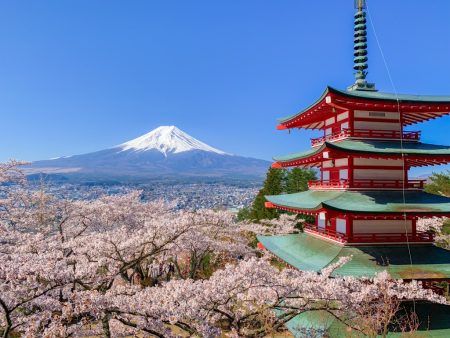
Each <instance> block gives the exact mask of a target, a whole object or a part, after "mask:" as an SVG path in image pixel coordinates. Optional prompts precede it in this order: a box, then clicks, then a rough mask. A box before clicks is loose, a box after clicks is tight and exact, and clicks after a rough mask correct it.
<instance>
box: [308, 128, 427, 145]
mask: <svg viewBox="0 0 450 338" xmlns="http://www.w3.org/2000/svg"><path fill="white" fill-rule="evenodd" d="M348 137H356V138H376V139H394V140H397V139H403V140H405V141H419V140H420V131H404V132H400V131H397V130H370V129H353V130H351V129H342V130H341V131H339V132H337V133H333V134H330V135H326V136H322V137H317V138H312V139H311V145H312V146H313V147H316V146H319V145H321V144H322V143H324V142H325V141H339V140H343V139H345V138H348Z"/></svg>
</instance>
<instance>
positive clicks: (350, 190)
mask: <svg viewBox="0 0 450 338" xmlns="http://www.w3.org/2000/svg"><path fill="white" fill-rule="evenodd" d="M356 5H357V6H356V14H355V28H354V69H355V77H356V81H355V83H354V84H353V85H352V86H350V87H349V88H347V89H345V90H340V89H336V88H333V87H327V88H326V89H325V91H324V92H323V94H322V95H321V96H320V97H319V99H318V100H317V101H316V102H314V103H313V104H311V105H310V106H309V107H307V108H306V109H304V110H302V111H300V112H299V113H297V114H294V115H292V116H288V117H285V118H281V119H279V123H278V126H277V129H278V130H286V129H287V130H290V129H294V128H297V129H313V130H321V131H322V132H323V136H321V137H319V138H314V139H311V148H310V149H309V150H307V151H303V152H298V153H294V154H289V155H284V156H277V157H274V161H275V162H274V163H273V165H272V167H273V168H288V167H302V168H318V170H320V179H319V180H317V181H310V182H309V190H308V191H304V192H300V193H295V194H284V195H276V196H266V200H267V202H266V207H267V208H276V209H279V210H284V211H288V212H292V213H297V214H302V215H312V216H314V217H315V223H314V224H306V223H305V224H304V231H303V232H302V233H300V234H291V235H284V236H259V237H258V240H259V242H260V244H261V247H264V248H265V249H267V250H269V251H271V252H272V253H273V254H274V255H276V256H278V257H279V258H281V259H282V260H284V261H285V262H286V263H288V264H289V265H291V266H293V267H296V268H298V269H301V270H306V271H317V272H319V271H320V270H321V269H323V268H325V267H327V266H328V265H330V264H332V263H335V262H337V261H338V260H339V258H340V257H343V256H352V260H351V261H350V262H348V263H347V264H345V265H343V266H341V267H340V268H339V269H337V270H336V271H335V272H334V275H336V276H338V275H339V276H357V277H362V276H365V277H372V276H374V275H375V274H376V273H377V272H381V271H384V270H387V271H388V272H389V273H390V274H391V276H392V277H393V278H398V279H405V280H413V279H414V280H421V281H423V282H424V284H425V285H431V284H432V283H434V282H442V281H447V282H450V251H447V250H444V249H442V248H439V247H437V246H435V245H434V244H433V242H434V239H433V234H432V233H429V232H422V231H419V229H417V220H418V219H420V218H427V217H434V216H440V217H441V216H450V198H446V197H442V196H437V195H432V194H428V193H425V192H424V191H423V188H424V184H425V182H424V180H414V179H410V177H409V170H410V169H411V168H413V167H422V166H432V165H439V164H446V163H449V162H450V146H444V145H435V144H426V143H422V142H421V140H420V137H421V133H420V131H410V130H409V129H407V128H409V126H410V125H413V124H415V123H418V122H424V121H427V120H431V119H435V118H439V117H441V116H444V115H446V114H449V113H450V96H420V95H400V94H396V93H393V94H390V93H383V92H379V91H378V90H377V89H376V87H375V85H374V84H372V83H368V82H367V80H366V77H367V68H368V64H367V61H368V57H367V32H366V9H365V1H363V0H357V1H356ZM446 311H447V317H450V316H448V311H449V310H448V308H447V310H446ZM448 328H449V329H450V323H449V326H448ZM449 332H450V331H449Z"/></svg>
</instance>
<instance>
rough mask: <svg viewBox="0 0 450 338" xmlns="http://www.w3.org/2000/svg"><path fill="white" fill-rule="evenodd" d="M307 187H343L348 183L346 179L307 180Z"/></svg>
mask: <svg viewBox="0 0 450 338" xmlns="http://www.w3.org/2000/svg"><path fill="white" fill-rule="evenodd" d="M308 187H309V188H310V189H345V188H349V187H350V185H349V183H348V181H347V180H336V181H308Z"/></svg>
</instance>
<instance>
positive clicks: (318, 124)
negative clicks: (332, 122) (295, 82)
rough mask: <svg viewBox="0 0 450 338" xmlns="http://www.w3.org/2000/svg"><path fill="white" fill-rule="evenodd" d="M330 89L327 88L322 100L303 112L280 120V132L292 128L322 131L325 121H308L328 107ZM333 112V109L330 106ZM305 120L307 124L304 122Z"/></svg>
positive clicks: (329, 107) (278, 127)
mask: <svg viewBox="0 0 450 338" xmlns="http://www.w3.org/2000/svg"><path fill="white" fill-rule="evenodd" d="M329 89H330V87H327V88H326V89H325V91H324V92H323V94H322V95H321V96H320V98H319V99H318V100H317V101H316V102H314V103H313V104H312V105H310V106H309V107H308V108H306V109H304V110H302V111H301V112H299V113H297V114H294V115H291V116H286V117H282V118H279V119H278V125H277V129H278V130H284V129H290V128H306V129H321V128H322V127H323V125H324V123H323V121H311V120H310V121H306V120H307V118H308V117H310V116H312V114H314V113H315V112H318V111H320V110H323V109H325V108H326V107H327V104H326V97H327V95H328V93H329ZM328 109H329V110H330V111H331V109H332V107H331V106H328ZM302 120H305V122H302Z"/></svg>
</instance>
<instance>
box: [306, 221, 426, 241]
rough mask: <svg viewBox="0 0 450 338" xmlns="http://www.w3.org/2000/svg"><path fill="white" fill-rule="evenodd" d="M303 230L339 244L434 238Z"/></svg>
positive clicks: (420, 234) (312, 226) (423, 234)
mask: <svg viewBox="0 0 450 338" xmlns="http://www.w3.org/2000/svg"><path fill="white" fill-rule="evenodd" d="M303 228H304V229H305V231H306V232H312V233H315V234H318V235H320V236H322V237H325V238H329V239H333V240H335V241H338V242H341V243H399V242H400V243H402V242H416V243H417V242H419V243H430V242H433V241H434V236H433V234H432V233H429V232H416V233H415V234H412V233H410V234H406V233H365V234H362V233H358V234H352V235H350V236H349V235H347V234H344V233H340V232H337V231H335V230H333V229H328V228H321V227H318V226H317V225H315V224H309V223H304V224H303Z"/></svg>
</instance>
